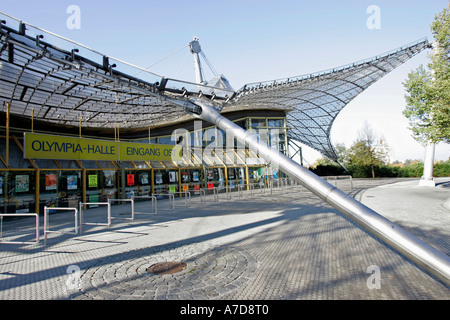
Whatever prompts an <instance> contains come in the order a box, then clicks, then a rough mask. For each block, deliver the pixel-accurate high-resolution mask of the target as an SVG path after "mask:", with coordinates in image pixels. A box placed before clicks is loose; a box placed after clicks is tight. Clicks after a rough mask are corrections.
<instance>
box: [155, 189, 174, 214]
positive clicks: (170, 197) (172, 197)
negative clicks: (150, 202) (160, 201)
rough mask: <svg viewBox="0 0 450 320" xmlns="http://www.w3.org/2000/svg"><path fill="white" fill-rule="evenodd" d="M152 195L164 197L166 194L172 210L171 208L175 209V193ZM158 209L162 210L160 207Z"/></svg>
mask: <svg viewBox="0 0 450 320" xmlns="http://www.w3.org/2000/svg"><path fill="white" fill-rule="evenodd" d="M152 196H155V197H158V196H159V197H165V196H168V197H169V201H170V203H171V207H172V209H171V210H172V211H173V210H175V195H174V194H173V193H152ZM160 210H162V209H161V208H160Z"/></svg>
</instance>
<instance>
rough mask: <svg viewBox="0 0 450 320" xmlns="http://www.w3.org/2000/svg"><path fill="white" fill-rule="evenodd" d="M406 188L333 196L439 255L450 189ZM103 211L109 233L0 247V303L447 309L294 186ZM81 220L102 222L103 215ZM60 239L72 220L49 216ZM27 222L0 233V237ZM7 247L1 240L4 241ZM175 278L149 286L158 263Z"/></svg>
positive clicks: (402, 261)
mask: <svg viewBox="0 0 450 320" xmlns="http://www.w3.org/2000/svg"><path fill="white" fill-rule="evenodd" d="M417 181H418V180H417V179H375V180H373V179H354V180H353V189H350V184H349V181H348V180H342V181H339V182H338V185H337V186H338V187H339V188H341V189H342V190H344V191H346V192H348V193H349V194H351V195H352V196H354V197H355V198H356V199H358V200H360V201H361V202H362V203H364V204H365V205H367V206H368V207H370V208H372V209H374V210H375V211H377V212H378V213H379V214H381V215H383V216H385V217H386V218H388V219H390V220H391V221H393V222H395V223H397V224H399V225H401V226H402V227H403V228H405V229H406V230H408V231H409V232H410V233H412V234H414V235H415V236H416V237H418V238H420V239H422V240H423V241H425V242H427V243H428V244H430V245H432V246H434V247H436V248H437V249H439V250H440V251H442V252H444V253H445V254H447V255H450V210H449V209H447V208H446V206H445V205H444V204H445V203H446V201H447V199H449V198H450V178H441V179H437V183H438V185H437V187H435V188H429V187H428V188H427V187H418V186H417ZM135 206H136V212H140V213H139V214H138V213H137V214H136V215H135V219H134V221H130V220H125V219H124V218H127V217H130V206H129V204H125V205H116V206H112V215H113V217H114V219H113V220H112V224H111V226H110V227H107V226H103V225H97V226H93V225H83V232H82V233H81V234H77V235H69V234H58V233H50V234H48V239H47V242H46V244H44V241H43V240H42V236H43V217H41V229H40V230H41V241H40V243H39V244H38V245H22V244H0V299H1V300H60V299H71V300H98V299H99V300H100V299H101V300H128V299H131V300H141V299H146V300H189V301H192V300H211V301H219V300H220V301H234V300H449V299H450V291H449V287H448V286H447V285H445V284H443V283H442V282H440V281H439V280H437V279H435V278H434V277H433V276H431V275H430V274H428V273H427V272H425V271H424V270H422V269H421V268H419V267H417V266H416V265H415V264H414V263H412V262H411V261H409V260H408V259H406V258H405V257H403V256H401V255H399V254H398V253H397V252H395V251H394V250H392V249H391V248H390V247H388V246H387V245H385V244H384V243H382V242H380V241H379V240H377V239H376V238H375V237H373V236H372V235H370V234H369V233H367V232H366V231H364V230H363V229H361V228H360V227H359V226H357V225H355V224H354V223H353V222H351V221H350V220H349V219H347V218H346V217H344V216H343V215H342V214H340V213H339V212H337V211H336V210H335V209H333V208H332V207H330V206H329V205H327V204H325V203H323V201H321V200H320V199H318V198H317V197H316V196H314V195H313V194H312V193H310V192H307V191H306V190H304V189H302V188H301V187H281V188H277V189H273V190H272V192H270V190H269V189H267V190H265V192H262V191H260V190H255V191H254V192H253V194H250V192H249V191H246V192H245V193H243V194H239V193H237V192H236V193H233V194H231V198H230V199H227V197H226V195H225V194H220V196H219V201H217V202H216V201H215V199H214V198H213V196H212V195H210V196H208V197H207V202H206V203H205V204H201V203H200V199H199V198H193V199H192V203H191V205H190V206H189V207H188V206H185V202H184V200H183V199H178V200H177V202H176V206H175V209H174V210H172V209H171V207H170V206H169V202H168V201H167V200H164V201H158V213H157V214H156V215H154V214H143V213H145V212H147V213H149V212H150V211H151V210H150V209H151V208H150V203H149V202H136V204H135ZM83 213H84V216H85V221H91V222H101V223H104V222H106V209H105V208H104V207H99V208H92V209H89V210H85V211H84V212H83ZM49 220H50V226H51V230H57V231H61V230H66V231H68V230H69V228H70V227H71V224H72V225H73V224H74V215H73V213H61V212H60V213H55V214H51V215H50V219H49ZM32 224H33V221H32V220H30V219H19V220H14V221H4V222H3V236H4V238H5V239H13V238H14V234H17V233H18V232H23V230H26V231H27V234H23V235H21V236H20V239H19V240H26V239H31V238H32V227H33V226H32ZM8 237H9V238H8ZM172 261H173V262H184V263H186V268H185V269H184V270H182V271H179V272H176V273H173V274H168V275H155V274H151V273H148V272H147V271H146V269H147V268H148V267H150V266H153V265H154V264H156V263H160V262H172Z"/></svg>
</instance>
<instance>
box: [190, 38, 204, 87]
mask: <svg viewBox="0 0 450 320" xmlns="http://www.w3.org/2000/svg"><path fill="white" fill-rule="evenodd" d="M189 48H190V49H191V53H192V55H193V56H194V68H195V80H196V81H197V83H199V84H203V82H204V81H205V79H203V71H202V65H201V63H200V57H199V56H198V54H199V53H200V52H201V51H202V47H201V46H200V42H198V38H196V37H195V38H194V40H192V41H191V42H189Z"/></svg>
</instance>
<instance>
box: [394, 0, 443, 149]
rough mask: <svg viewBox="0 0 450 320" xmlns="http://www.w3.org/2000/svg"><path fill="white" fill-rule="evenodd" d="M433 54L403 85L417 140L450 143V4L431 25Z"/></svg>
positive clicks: (407, 114) (407, 112) (410, 119)
mask: <svg viewBox="0 0 450 320" xmlns="http://www.w3.org/2000/svg"><path fill="white" fill-rule="evenodd" d="M431 32H432V33H433V37H434V44H433V54H432V55H431V56H430V59H431V62H430V63H429V64H428V66H427V67H424V66H423V65H421V66H420V67H419V68H418V69H416V70H414V71H412V72H411V73H409V74H408V79H407V80H406V81H405V82H404V83H403V85H404V87H405V90H406V93H407V94H406V95H405V99H406V104H407V106H406V108H405V110H404V111H403V114H404V115H405V116H406V117H407V118H408V120H409V123H410V125H411V127H410V129H411V130H412V132H413V137H414V138H415V139H416V140H417V141H419V142H422V143H424V144H427V143H439V142H446V143H450V3H449V7H448V8H446V9H444V10H443V11H442V12H441V13H439V14H437V15H436V17H435V20H434V21H433V23H432V24H431Z"/></svg>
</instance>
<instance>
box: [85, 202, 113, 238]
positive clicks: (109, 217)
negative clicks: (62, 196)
mask: <svg viewBox="0 0 450 320" xmlns="http://www.w3.org/2000/svg"><path fill="white" fill-rule="evenodd" d="M84 205H98V206H106V207H107V222H106V223H102V222H84V216H83V206H84ZM83 224H84V225H91V226H107V227H110V226H111V203H109V202H80V233H81V232H82V225H83Z"/></svg>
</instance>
